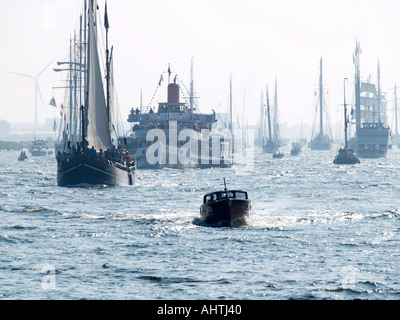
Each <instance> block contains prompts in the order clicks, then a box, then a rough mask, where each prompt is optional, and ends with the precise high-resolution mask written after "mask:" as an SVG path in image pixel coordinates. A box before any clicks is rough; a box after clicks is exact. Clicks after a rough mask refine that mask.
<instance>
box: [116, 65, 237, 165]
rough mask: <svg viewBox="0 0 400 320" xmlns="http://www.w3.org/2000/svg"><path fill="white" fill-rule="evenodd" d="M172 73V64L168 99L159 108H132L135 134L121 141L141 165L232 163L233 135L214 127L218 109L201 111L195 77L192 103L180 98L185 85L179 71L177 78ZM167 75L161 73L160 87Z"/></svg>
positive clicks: (169, 73) (191, 96) (131, 116)
mask: <svg viewBox="0 0 400 320" xmlns="http://www.w3.org/2000/svg"><path fill="white" fill-rule="evenodd" d="M192 70H193V64H192ZM192 73H193V72H192ZM170 76H171V69H170V67H168V88H167V91H168V96H167V101H166V102H161V103H159V104H158V108H157V109H155V108H154V109H153V107H147V110H146V111H143V110H142V111H141V110H140V109H139V108H136V110H133V108H132V110H131V112H130V114H129V118H128V122H130V123H131V124H132V129H131V134H130V136H127V137H122V138H120V144H124V145H126V148H127V149H128V150H129V152H130V153H131V154H132V157H134V158H135V159H136V162H137V167H138V168H140V169H162V168H180V169H185V168H211V167H222V168H225V167H230V166H231V165H232V155H231V150H232V145H231V144H232V141H233V139H232V137H227V136H225V135H223V134H220V133H218V132H216V131H214V130H213V124H214V123H216V122H217V119H216V114H215V112H213V113H211V114H208V113H207V114H206V113H200V112H199V110H198V107H197V105H196V103H195V101H194V94H193V79H192V80H191V85H190V88H191V92H190V99H189V100H190V101H189V104H188V103H187V102H181V100H180V93H181V90H182V88H181V86H180V84H179V83H178V78H177V75H175V77H174V80H173V82H171V81H170ZM163 79H164V78H163V75H161V78H160V81H159V84H158V86H157V90H158V88H159V87H161V84H162V81H163ZM141 109H142V108H141Z"/></svg>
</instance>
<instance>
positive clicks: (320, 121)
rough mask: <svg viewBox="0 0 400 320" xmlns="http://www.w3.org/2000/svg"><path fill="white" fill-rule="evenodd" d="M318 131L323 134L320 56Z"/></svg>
mask: <svg viewBox="0 0 400 320" xmlns="http://www.w3.org/2000/svg"><path fill="white" fill-rule="evenodd" d="M319 108H320V115H319V133H320V135H323V134H324V123H323V83H322V57H321V60H320V74H319Z"/></svg>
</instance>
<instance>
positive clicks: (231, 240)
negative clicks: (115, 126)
mask: <svg viewBox="0 0 400 320" xmlns="http://www.w3.org/2000/svg"><path fill="white" fill-rule="evenodd" d="M336 150H337V148H336V147H335V148H333V149H332V150H331V151H311V150H309V149H307V148H304V151H303V154H302V155H300V156H297V157H293V156H290V155H289V153H288V151H289V149H286V150H285V149H284V150H283V151H285V152H286V157H285V158H283V159H272V157H271V155H265V154H262V153H261V152H260V150H258V149H256V150H255V155H254V162H252V163H250V164H248V163H246V162H248V159H249V156H248V155H249V154H250V153H248V154H246V156H243V155H242V157H240V156H239V157H238V159H237V160H235V161H236V164H235V166H234V167H232V168H229V169H202V170H201V169H199V170H186V171H183V170H155V171H140V172H139V174H138V183H137V185H136V186H135V187H91V188H59V187H57V186H56V162H55V159H54V157H53V156H48V157H43V158H33V157H29V160H28V161H25V162H19V161H17V157H18V154H19V153H18V152H1V153H0V181H1V183H0V299H3V300H6V299H10V300H13V299H113V300H114V299H195V300H197V299H221V300H222V299H252V300H253V299H254V300H260V299H271V300H273V299H376V300H377V299H392V300H394V299H396V300H397V299H399V298H400V232H399V231H400V229H399V227H400V199H399V198H400V179H399V177H400V175H399V169H400V150H397V149H396V148H394V149H393V150H391V151H390V153H389V156H388V158H387V159H377V160H366V159H362V163H361V164H360V165H357V166H336V165H333V163H332V160H333V158H334V156H335V153H336ZM250 155H251V154H250ZM223 177H225V178H226V180H227V183H228V187H230V188H237V189H243V190H246V191H248V193H249V196H250V198H251V199H252V201H253V208H254V216H253V219H252V221H251V224H250V225H249V226H248V227H244V228H208V227H204V226H201V225H199V224H198V223H197V222H198V217H199V207H200V205H201V202H202V197H203V195H204V194H205V193H207V192H209V191H214V190H217V189H221V188H223Z"/></svg>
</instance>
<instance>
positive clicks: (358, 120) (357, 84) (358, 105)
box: [353, 41, 361, 134]
mask: <svg viewBox="0 0 400 320" xmlns="http://www.w3.org/2000/svg"><path fill="white" fill-rule="evenodd" d="M360 53H361V48H360V43H358V42H357V41H356V50H355V53H354V56H353V62H354V67H355V99H356V101H355V102H356V134H358V131H359V129H360V128H361V97H360V91H361V88H360Z"/></svg>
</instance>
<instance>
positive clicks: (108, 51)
mask: <svg viewBox="0 0 400 320" xmlns="http://www.w3.org/2000/svg"><path fill="white" fill-rule="evenodd" d="M104 27H105V29H106V90H107V101H106V106H107V110H108V116H109V117H110V60H109V59H110V50H109V49H108V29H109V24H108V15H107V1H106V3H105V11H104ZM109 121H111V119H109Z"/></svg>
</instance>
